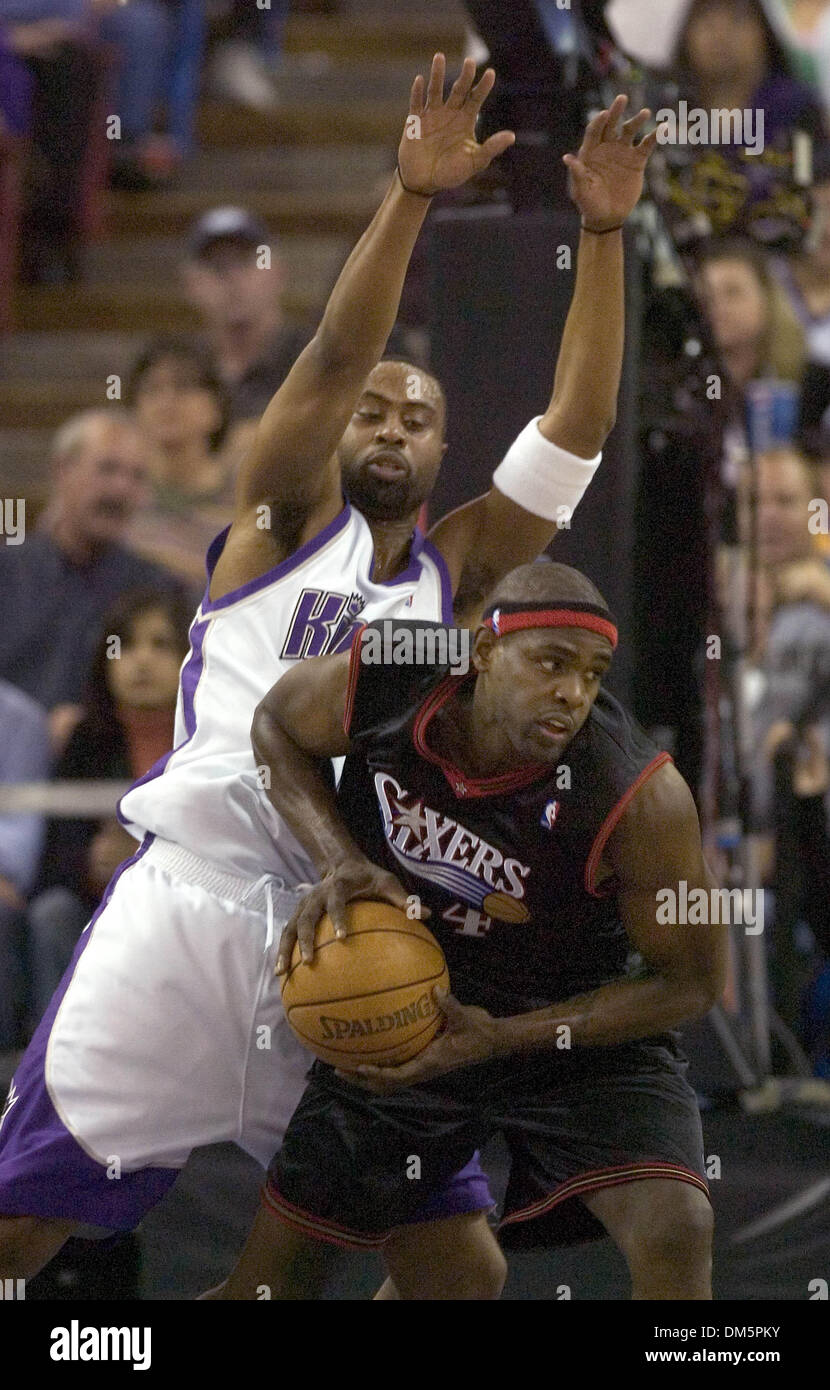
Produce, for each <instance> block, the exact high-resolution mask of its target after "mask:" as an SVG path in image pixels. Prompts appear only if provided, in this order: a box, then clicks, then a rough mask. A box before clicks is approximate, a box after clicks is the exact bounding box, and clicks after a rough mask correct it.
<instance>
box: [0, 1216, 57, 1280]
mask: <svg viewBox="0 0 830 1390" xmlns="http://www.w3.org/2000/svg"><path fill="white" fill-rule="evenodd" d="M69 1234H70V1229H69V1227H68V1225H67V1223H66V1222H61V1221H44V1220H42V1219H41V1218H40V1217H36V1216H0V1279H31V1278H33V1277H34V1275H35V1274H37V1273H38V1271H39V1270H41V1269H42V1268H43V1266H44V1265H45V1264H47V1263H48V1262H49V1260H51V1258H52V1256H53V1255H54V1254H56V1253H57V1251H58V1250H59V1249H60V1247H61V1246H62V1245H63V1243H64V1241H65V1240H66V1239H67V1236H68V1235H69Z"/></svg>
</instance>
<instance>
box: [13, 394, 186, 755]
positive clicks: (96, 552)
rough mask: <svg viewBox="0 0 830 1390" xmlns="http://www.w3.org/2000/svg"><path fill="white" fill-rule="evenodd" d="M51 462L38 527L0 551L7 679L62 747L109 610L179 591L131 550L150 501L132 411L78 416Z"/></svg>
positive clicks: (59, 438)
mask: <svg viewBox="0 0 830 1390" xmlns="http://www.w3.org/2000/svg"><path fill="white" fill-rule="evenodd" d="M52 458H53V465H54V483H53V491H52V496H51V499H50V502H49V505H48V506H47V509H46V512H45V513H44V515H43V517H42V518H41V523H40V525H39V526H38V528H37V530H36V531H34V532H33V533H32V534H30V535H26V536H25V539H24V541H23V543H22V544H15V545H9V544H0V609H2V613H3V622H2V624H0V678H2V679H5V680H8V681H11V682H12V683H13V684H14V685H17V686H19V687H20V688H21V689H22V690H24V691H25V692H26V693H27V694H28V695H30V696H31V697H32V698H33V699H35V700H37V701H38V702H39V703H40V704H41V705H43V706H44V707H45V708H46V709H47V710H48V711H49V713H50V724H51V727H52V730H53V734H54V737H55V741H56V746H59V745H60V744H61V741H62V739H65V737H66V736H67V734H68V732H69V730H70V729H71V727H72V722H73V720H76V719H77V717H78V714H79V708H78V702H79V701H80V699H81V694H82V691H83V688H84V684H85V681H86V677H87V673H88V670H89V663H90V660H91V657H92V651H93V647H94V642H95V634H96V632H97V629H98V624H99V622H100V620H101V617H102V615H103V613H104V612H105V611H106V610H107V608H108V607H109V606H110V604H111V603H112V602H113V601H114V600H115V599H116V598H117V597H118V596H119V595H120V594H122V593H124V591H125V590H127V589H134V588H136V587H138V586H140V585H145V584H159V583H160V584H163V585H167V586H169V587H174V588H177V589H178V588H179V587H180V586H179V584H178V582H177V581H176V580H174V578H173V576H172V575H170V574H168V573H167V572H165V571H163V570H161V569H160V568H159V567H158V566H156V565H152V564H150V563H148V562H147V561H146V560H144V559H142V558H141V557H140V556H137V555H133V554H131V552H130V551H129V550H127V549H126V547H125V545H124V537H125V534H126V531H127V528H128V527H129V524H130V522H131V520H132V519H133V517H134V516H135V514H136V512H137V511H139V509H140V508H141V507H142V506H146V505H147V503H148V501H149V489H148V483H147V446H146V444H145V443H144V440H143V437H142V436H141V435H140V433H139V431H138V428H137V426H136V424H135V422H134V421H133V420H132V419H131V417H130V416H129V414H128V413H127V412H126V411H124V410H122V409H121V408H120V407H109V408H107V409H105V410H92V411H86V412H84V413H83V414H81V415H77V416H75V417H73V418H72V419H71V420H69V421H67V423H66V424H65V425H63V426H62V427H61V428H60V429H59V430H58V432H57V434H56V436H55V441H54V445H53V450H52ZM6 539H7V540H8V538H6Z"/></svg>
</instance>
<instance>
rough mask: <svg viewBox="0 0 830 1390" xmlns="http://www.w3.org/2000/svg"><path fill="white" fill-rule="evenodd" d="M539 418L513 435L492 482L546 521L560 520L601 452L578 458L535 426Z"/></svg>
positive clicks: (571, 507)
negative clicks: (561, 447)
mask: <svg viewBox="0 0 830 1390" xmlns="http://www.w3.org/2000/svg"><path fill="white" fill-rule="evenodd" d="M541 418H542V417H541V415H537V416H536V418H535V419H533V420H531V421H530V424H529V425H526V426H525V428H524V429H523V430H522V432H521V434H520V435H518V436H517V438H516V439H514V441H513V443H512V444H511V445H510V448H509V449H508V450H507V453H506V454H505V456H504V458H503V459H502V461H501V463H500V464H499V466H498V468H497V469H496V471H495V473H494V474H493V482H494V483H495V485H496V487H497V488H498V490H499V492H503V493H504V495H505V497H509V498H510V500H511V502H516V503H517V505H518V506H520V507H524V508H525V510H526V511H529V512H533V513H534V515H535V516H541V517H544V518H545V520H546V521H556V522H558V523H560V524H562V522H563V521H565V520H569V519H570V517H571V515H572V514H573V512H574V511H575V510H576V508H577V506H578V505H579V502H580V500H581V498H582V494H583V493H584V491H585V489H586V488H587V486H588V484H589V483H590V481H591V479H592V478H593V476H594V474H595V472H596V471H597V469H598V468H599V465H600V462H601V460H602V454H601V453H599V454H597V456H596V458H594V459H581V458H579V457H578V456H577V455H576V454H569V453H568V451H567V449H560V448H559V445H558V444H551V442H550V440H549V439H545V436H544V435H543V434H542V433H541V431H540V429H539V421H540V420H541ZM563 508H564V509H565V511H563V510H562V509H563Z"/></svg>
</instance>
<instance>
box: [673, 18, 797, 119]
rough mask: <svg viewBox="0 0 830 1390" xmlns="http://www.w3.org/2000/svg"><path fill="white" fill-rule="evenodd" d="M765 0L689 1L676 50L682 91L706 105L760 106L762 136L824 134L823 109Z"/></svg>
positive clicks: (718, 107)
mask: <svg viewBox="0 0 830 1390" xmlns="http://www.w3.org/2000/svg"><path fill="white" fill-rule="evenodd" d="M771 9H772V7H771V6H770V5H769V3H767V4H764V3H763V0H691V3H690V5H689V7H688V10H687V14H686V20H685V23H684V26H683V29H682V31H681V33H680V37H679V42H678V45H677V48H676V51H675V54H674V64H673V66H674V69H675V72H676V73H677V75H678V77H679V81H680V86H681V89H682V90H681V95H682V96H688V97H689V98H693V99H694V103H695V105H698V106H702V107H703V108H704V109H705V110H707V111H709V110H717V109H721V108H726V109H727V110H733V109H738V110H745V109H750V108H762V109H763V111H764V116H765V121H764V135H765V139H766V140H770V141H775V140H776V138H777V136H778V135H779V134H784V133H787V132H789V131H791V129H792V128H793V127H798V128H800V129H802V130H805V131H807V132H809V133H810V134H812V135H813V136H814V137H815V138H816V140H817V142H821V141H822V139H823V136H824V113H823V110H822V108H821V106H820V104H819V102H818V101H817V100H816V99H815V97H814V96H813V93H812V92H811V90H810V88H809V87H806V86H804V85H803V84H802V83H800V82H798V81H797V80H796V79H795V78H794V77H793V76H792V75H791V73H790V67H789V63H788V61H787V57H786V54H785V52H784V49H783V47H782V44H781V40H780V38H779V35H778V32H777V26H776V25H774V24H773V23H772V22H771V20H770V12H771Z"/></svg>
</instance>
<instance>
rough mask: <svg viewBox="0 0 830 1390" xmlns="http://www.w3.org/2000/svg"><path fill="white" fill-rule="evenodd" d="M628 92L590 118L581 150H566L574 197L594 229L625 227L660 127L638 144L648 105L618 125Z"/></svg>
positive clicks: (647, 116) (586, 224)
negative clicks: (573, 151) (568, 151)
mask: <svg viewBox="0 0 830 1390" xmlns="http://www.w3.org/2000/svg"><path fill="white" fill-rule="evenodd" d="M627 105H628V97H626V96H618V97H616V98H615V99H614V101H613V103H612V105H611V106H610V107H609V108H608V110H606V111H600V112H598V114H597V115H596V116H594V118H593V119H592V120H591V121H589V123H588V127H587V129H586V131H585V137H584V139H583V141H582V145H581V146H580V149H579V153H578V154H575V155H574V154H566V155H564V156H563V159H564V163H565V164H567V166H568V175H569V178H568V184H569V189H570V194H571V197H572V198H573V200H574V202H575V203H576V205H577V207H578V208H579V211H580V212H581V213H582V221H583V224H584V225H585V226H586V227H587V228H588V229H589V230H590V231H594V232H603V231H609V230H610V229H611V228H612V227H618V226H620V225H621V224H622V223H623V222H624V221H625V219H626V218H627V217H628V215H629V213H630V212H631V211H632V209H633V208H634V207H635V206H636V204H637V202H638V200H639V197H640V194H641V193H642V191H643V176H644V173H645V167H646V164H647V163H648V159H649V155H650V154H651V152H652V150H653V149H654V146H655V145H656V143H657V132H656V131H655V130H653V131H652V132H651V134H650V135H646V137H645V138H644V139H643V140H641V141H640V143H639V144H638V145H635V144H634V138H635V136H636V135H638V134H639V132H640V131H641V130H642V128H643V126H644V125H645V124H646V121H648V119H649V118H650V116H651V112H650V111H649V110H647V109H646V108H645V107H644V108H643V110H642V111H640V112H638V114H637V115H636V116H632V117H631V119H630V120H628V121H625V122H624V123H623V125H622V127H621V129H618V126H619V122H620V119H621V117H622V114H623V112H624V111H625V108H626V106H627Z"/></svg>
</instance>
